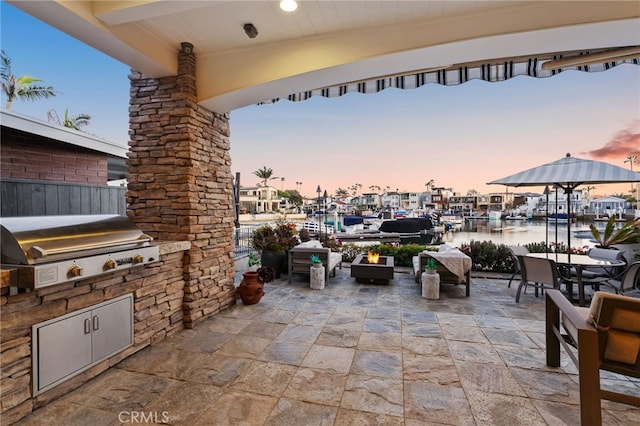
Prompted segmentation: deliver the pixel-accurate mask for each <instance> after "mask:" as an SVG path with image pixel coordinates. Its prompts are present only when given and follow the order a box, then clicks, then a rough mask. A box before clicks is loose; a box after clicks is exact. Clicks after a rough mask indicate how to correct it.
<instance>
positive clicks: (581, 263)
mask: <svg viewBox="0 0 640 426" xmlns="http://www.w3.org/2000/svg"><path fill="white" fill-rule="evenodd" d="M527 256H530V257H537V258H539V259H551V260H553V261H555V262H556V264H557V265H564V266H569V267H574V268H575V270H576V283H577V284H578V303H579V304H580V306H585V305H586V301H585V297H584V285H583V283H582V270H583V269H584V268H588V267H603V268H611V267H616V266H624V265H625V263H624V262H622V261H618V262H616V261H611V260H601V259H594V258H592V257H589V256H587V255H585V254H572V255H571V256H569V255H568V254H567V253H529V254H527ZM558 272H559V273H560V271H558ZM560 275H561V276H562V275H563V274H560ZM567 290H568V293H569V298H570V300H571V302H572V303H573V286H572V285H571V282H569V283H568V284H567Z"/></svg>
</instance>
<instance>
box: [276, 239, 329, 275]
mask: <svg viewBox="0 0 640 426" xmlns="http://www.w3.org/2000/svg"><path fill="white" fill-rule="evenodd" d="M312 255H316V256H318V257H319V258H320V260H322V265H323V266H324V274H325V280H328V279H329V273H330V272H333V274H332V276H334V277H335V276H336V268H338V267H339V268H340V269H342V253H337V252H333V251H331V249H329V248H325V247H322V244H321V243H320V241H318V240H311V241H306V242H304V243H300V244H298V245H297V246H295V247H293V248H292V249H290V250H289V271H288V272H289V282H291V274H306V275H310V274H311V272H310V271H309V268H310V267H311V264H312V262H311V256H312Z"/></svg>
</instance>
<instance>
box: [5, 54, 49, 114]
mask: <svg viewBox="0 0 640 426" xmlns="http://www.w3.org/2000/svg"><path fill="white" fill-rule="evenodd" d="M0 77H1V79H2V93H4V94H5V95H6V96H7V104H6V106H5V108H6V109H11V103H12V102H13V101H14V100H15V99H23V100H27V101H35V100H38V99H43V98H44V99H47V98H50V97H53V96H55V95H56V92H55V90H54V89H53V87H51V86H38V85H36V84H34V83H38V82H41V81H43V80H41V79H39V78H35V77H29V76H27V75H23V76H20V77H16V76H15V75H14V74H13V70H12V69H11V59H9V57H8V56H7V54H6V53H5V52H4V50H2V54H1V55H0Z"/></svg>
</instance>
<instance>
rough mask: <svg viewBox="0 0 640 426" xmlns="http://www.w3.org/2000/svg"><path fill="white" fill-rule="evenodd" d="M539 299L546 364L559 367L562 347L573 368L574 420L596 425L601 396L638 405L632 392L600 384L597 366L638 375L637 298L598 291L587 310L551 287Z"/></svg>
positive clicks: (639, 300) (639, 317) (639, 305)
mask: <svg viewBox="0 0 640 426" xmlns="http://www.w3.org/2000/svg"><path fill="white" fill-rule="evenodd" d="M636 264H640V262H636ZM545 299H546V300H545V302H546V303H545V308H546V327H545V335H546V354H547V360H546V363H547V365H548V366H550V367H560V361H561V357H560V348H561V347H562V348H563V349H564V350H565V352H566V354H567V355H568V356H569V358H570V359H571V361H572V362H573V363H574V364H575V366H576V367H577V368H578V383H579V402H580V424H582V425H590V426H591V425H595V426H600V425H602V407H601V405H602V403H601V400H602V399H607V400H610V401H615V402H621V403H624V404H629V405H633V406H636V407H640V397H639V396H638V395H637V393H636V394H634V393H633V392H627V393H622V392H625V389H628V388H625V387H624V386H619V387H617V388H615V389H614V388H609V389H610V390H609V389H602V387H601V383H600V372H601V370H605V371H609V372H613V373H617V374H621V375H623V376H627V377H634V378H636V379H638V378H640V298H636V297H629V296H623V295H618V294H612V293H606V292H602V291H598V292H596V293H595V294H594V296H593V299H592V300H591V305H590V306H589V307H588V308H587V307H584V308H582V307H577V306H573V305H572V304H571V303H570V302H569V301H568V300H567V299H566V297H565V296H564V295H563V294H562V293H561V292H559V291H555V290H549V291H547V293H546V296H545ZM576 349H577V351H576ZM565 391H566V390H565Z"/></svg>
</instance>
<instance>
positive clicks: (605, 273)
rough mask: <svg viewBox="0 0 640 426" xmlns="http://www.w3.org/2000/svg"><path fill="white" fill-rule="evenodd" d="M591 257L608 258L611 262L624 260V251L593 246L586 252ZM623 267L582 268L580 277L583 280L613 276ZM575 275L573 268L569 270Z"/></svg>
mask: <svg viewBox="0 0 640 426" xmlns="http://www.w3.org/2000/svg"><path fill="white" fill-rule="evenodd" d="M587 256H589V257H590V258H592V259H598V260H608V261H611V262H625V259H624V252H623V251H621V250H616V249H612V248H611V249H610V248H599V247H594V248H592V249H590V250H589V252H588V253H587ZM623 269H624V268H623V267H620V266H593V267H588V268H585V269H583V270H582V279H583V280H584V281H588V280H593V279H597V278H602V277H613V276H614V275H616V274H617V273H620V272H621V271H622V270H623ZM571 274H572V275H575V274H576V272H575V269H573V270H572V271H571Z"/></svg>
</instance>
